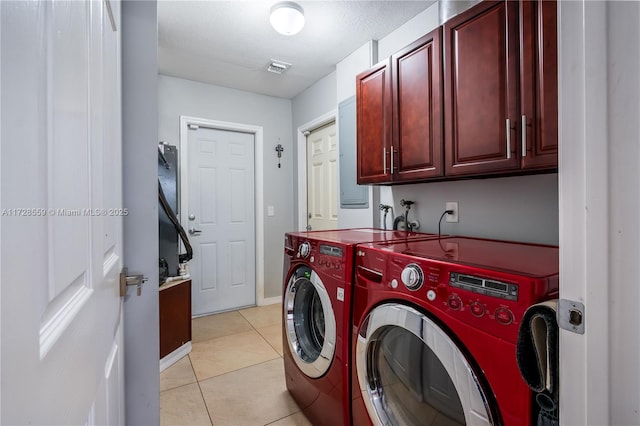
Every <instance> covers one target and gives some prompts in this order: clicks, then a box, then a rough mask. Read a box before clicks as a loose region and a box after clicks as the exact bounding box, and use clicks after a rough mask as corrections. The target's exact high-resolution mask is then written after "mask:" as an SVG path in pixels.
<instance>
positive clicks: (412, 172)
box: [390, 28, 444, 181]
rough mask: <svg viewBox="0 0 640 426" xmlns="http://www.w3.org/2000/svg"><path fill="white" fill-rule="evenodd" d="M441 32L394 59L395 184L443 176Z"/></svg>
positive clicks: (393, 163)
mask: <svg viewBox="0 0 640 426" xmlns="http://www.w3.org/2000/svg"><path fill="white" fill-rule="evenodd" d="M441 38H442V29H441V28H437V29H436V30H434V31H432V32H430V33H429V34H427V35H426V36H424V37H421V38H420V39H418V40H416V41H415V42H413V43H412V44H410V45H409V46H407V47H405V48H404V49H402V50H401V51H399V52H397V53H395V54H394V55H392V56H391V76H392V84H393V87H392V91H391V92H392V96H393V142H392V150H393V152H392V159H391V161H390V163H391V168H392V174H393V180H394V181H417V180H422V179H428V178H433V177H439V176H442V175H443V172H444V169H443V154H442V145H443V139H442V60H441V58H442V51H441V45H442V40H441Z"/></svg>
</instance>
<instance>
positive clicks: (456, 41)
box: [444, 1, 520, 176]
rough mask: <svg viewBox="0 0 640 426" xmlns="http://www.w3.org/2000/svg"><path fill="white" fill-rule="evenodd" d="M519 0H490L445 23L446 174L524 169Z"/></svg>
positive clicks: (482, 173)
mask: <svg viewBox="0 0 640 426" xmlns="http://www.w3.org/2000/svg"><path fill="white" fill-rule="evenodd" d="M518 62H519V54H518V3H517V2H512V1H506V2H505V1H499V2H495V1H485V2H482V3H480V4H478V5H477V6H474V7H473V8H472V9H469V10H468V11H466V12H464V13H462V14H460V15H458V16H456V17H454V18H452V19H451V20H450V21H448V22H447V23H445V24H444V81H445V89H444V90H445V92H444V105H445V112H444V116H445V174H446V175H449V176H458V175H485V174H492V173H500V172H508V171H512V170H518V169H520V155H519V151H520V149H519V145H518V143H517V139H519V138H517V130H518V119H519V118H520V115H519V114H518V109H519V108H518V106H519V100H518V92H519V87H518Z"/></svg>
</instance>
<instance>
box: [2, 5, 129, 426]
mask: <svg viewBox="0 0 640 426" xmlns="http://www.w3.org/2000/svg"><path fill="white" fill-rule="evenodd" d="M0 17H1V25H0V28H1V30H0V31H1V33H0V38H1V39H2V51H1V55H2V58H1V61H0V62H1V64H2V70H1V77H2V79H1V82H2V85H1V90H0V91H1V93H2V109H1V111H2V116H1V120H2V151H1V158H2V161H1V172H2V179H1V182H2V186H1V200H2V222H1V233H2V238H1V241H2V262H1V264H2V309H1V312H2V317H1V326H2V331H1V335H2V352H1V353H2V364H1V366H2V367H1V368H2V370H1V377H2V392H1V395H2V415H1V419H0V423H2V424H7V425H9V424H11V425H17V424H36V425H54V424H56V425H63V424H64V425H71V424H83V425H84V424H86V425H94V424H109V425H117V424H124V387H123V383H124V380H123V371H124V370H123V343H122V342H123V338H122V336H123V334H122V298H121V297H120V293H119V279H118V276H119V273H120V270H121V267H122V216H123V215H125V214H126V210H124V209H123V208H122V167H121V146H122V143H121V131H120V130H121V125H120V120H121V107H120V105H121V102H120V36H119V34H120V33H119V32H118V31H116V29H117V26H118V25H119V22H120V4H119V3H118V2H111V3H110V4H109V3H108V2H103V1H91V2H77V1H55V2H44V1H42V2H1V5H0ZM5 48H6V49H5Z"/></svg>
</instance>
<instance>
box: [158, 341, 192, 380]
mask: <svg viewBox="0 0 640 426" xmlns="http://www.w3.org/2000/svg"><path fill="white" fill-rule="evenodd" d="M189 352H191V342H187V343H185V344H184V345H182V346H180V347H179V348H178V349H176V350H175V351H173V352H171V353H170V354H168V355H166V356H165V357H164V358H162V359H161V360H160V372H161V373H162V372H163V371H164V370H166V369H167V368H169V367H171V366H172V365H173V364H175V363H176V362H178V361H180V359H182V358H183V357H185V356H186V355H189Z"/></svg>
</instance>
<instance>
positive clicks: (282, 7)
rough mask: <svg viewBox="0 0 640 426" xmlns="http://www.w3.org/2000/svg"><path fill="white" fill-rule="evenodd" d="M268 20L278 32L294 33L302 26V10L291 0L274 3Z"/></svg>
mask: <svg viewBox="0 0 640 426" xmlns="http://www.w3.org/2000/svg"><path fill="white" fill-rule="evenodd" d="M269 21H270V22H271V25H272V26H273V28H275V30H276V31H277V32H279V33H280V34H284V35H294V34H297V33H298V32H300V30H301V29H302V27H304V10H302V7H301V6H300V5H299V4H297V3H294V2H292V1H283V2H280V3H276V4H274V5H273V7H272V8H271V18H270V19H269Z"/></svg>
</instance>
